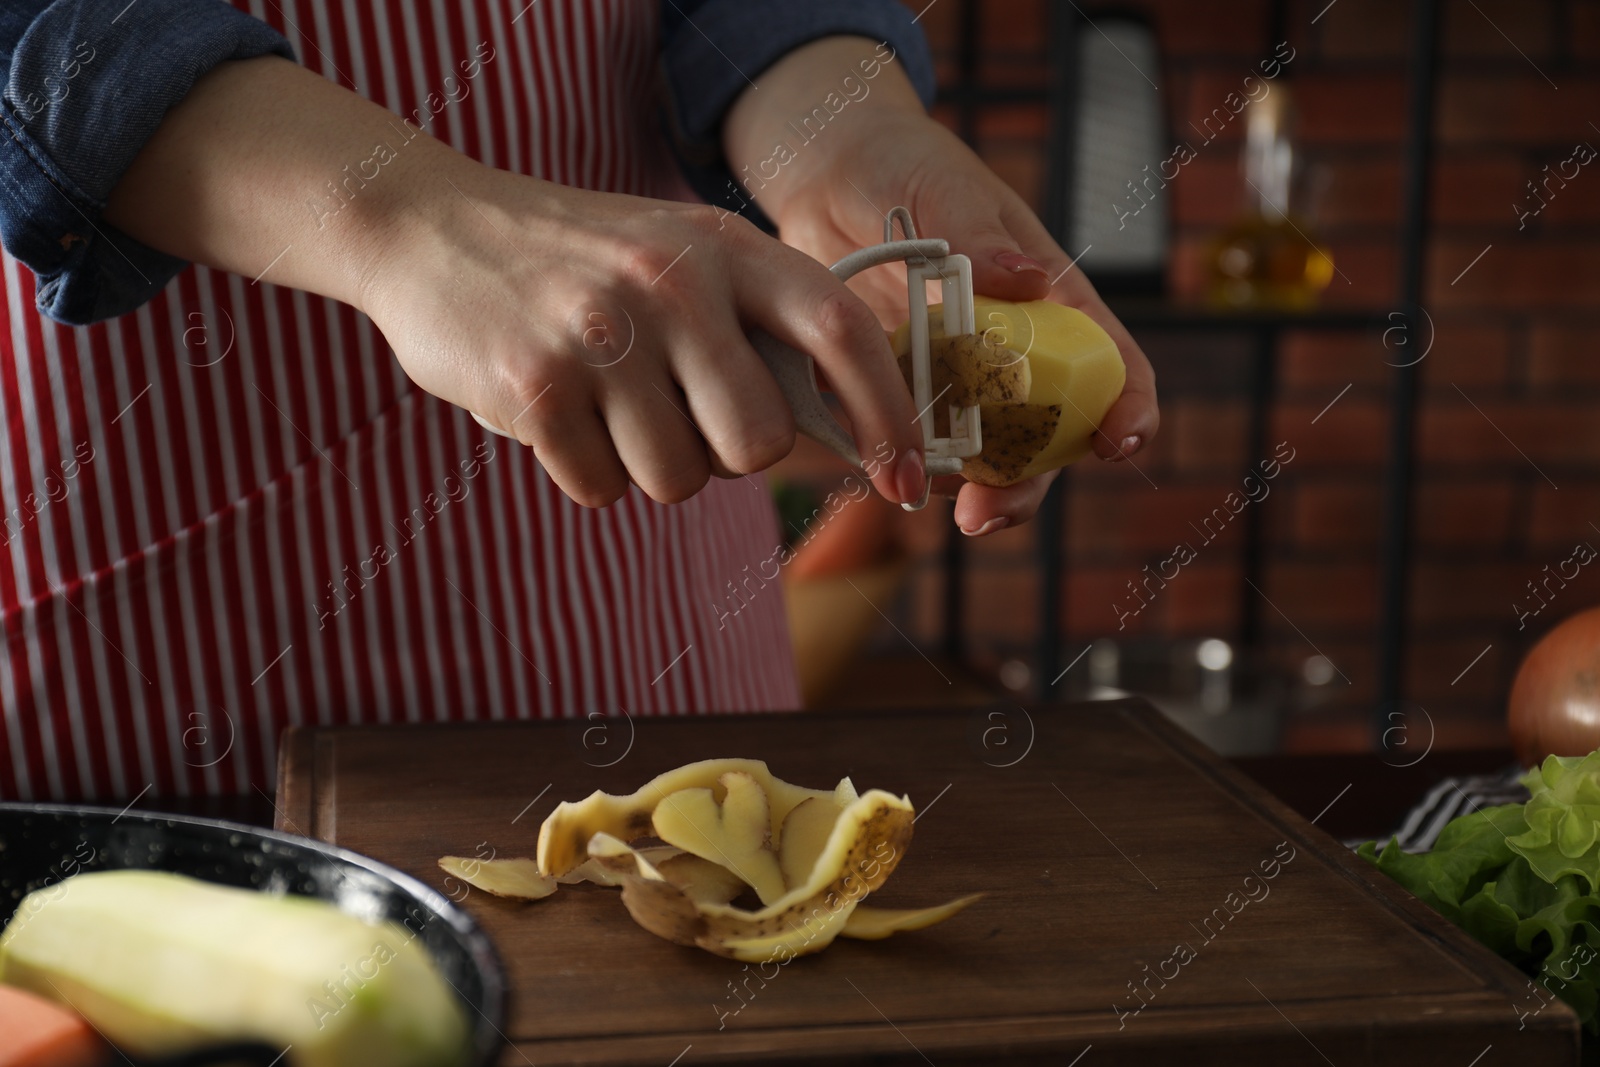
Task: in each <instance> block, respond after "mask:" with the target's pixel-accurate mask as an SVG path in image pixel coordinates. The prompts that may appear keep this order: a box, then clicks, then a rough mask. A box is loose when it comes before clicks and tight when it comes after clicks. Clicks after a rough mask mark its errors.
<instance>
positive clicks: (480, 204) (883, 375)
mask: <svg viewBox="0 0 1600 1067" xmlns="http://www.w3.org/2000/svg"><path fill="white" fill-rule="evenodd" d="M455 158H456V159H461V158H462V157H455ZM417 182H418V185H417V187H416V189H415V190H414V192H413V194H412V196H411V205H410V206H409V207H408V208H406V209H405V210H403V211H402V212H400V216H401V218H402V219H403V221H401V222H400V223H399V224H398V225H397V226H396V228H395V230H394V232H393V233H392V234H391V235H390V237H389V238H388V239H387V240H386V241H385V242H384V246H385V250H384V252H383V253H382V255H381V258H380V265H379V266H378V267H377V268H376V269H375V270H374V272H373V273H372V274H371V275H370V276H369V277H368V278H367V280H366V281H365V283H364V286H363V296H362V298H361V305H362V307H363V308H364V309H365V310H366V311H367V312H368V313H369V314H370V315H371V316H372V318H373V321H374V322H375V323H376V324H377V325H378V327H379V329H381V330H382V331H383V334H384V336H385V337H386V338H388V339H389V341H390V343H391V344H392V345H393V346H394V349H395V354H396V355H397V356H398V357H399V360H400V363H401V365H402V366H404V367H405V370H406V373H407V374H409V375H410V376H411V378H412V380H413V381H415V382H416V383H417V384H418V385H420V386H421V387H422V388H424V389H426V390H428V391H429V392H431V393H434V394H435V395H437V396H440V397H443V398H444V399H446V400H449V401H451V402H452V403H455V404H459V405H460V406H462V407H465V408H468V409H469V410H472V411H474V412H477V413H478V414H479V415H481V416H483V417H484V418H485V419H486V420H488V421H489V422H490V423H493V424H494V425H496V426H498V427H499V428H501V429H503V430H505V431H507V432H509V433H510V434H512V435H513V436H514V437H516V438H518V439H519V440H521V441H523V442H524V443H526V444H528V445H531V446H532V447H533V449H534V451H535V453H536V454H537V455H538V457H539V460H540V462H541V463H542V464H543V465H544V467H545V469H546V470H547V471H548V472H549V474H550V476H551V477H552V478H553V479H554V480H555V481H556V484H558V485H559V486H560V487H561V488H562V490H563V491H565V492H566V493H567V495H568V496H570V497H572V498H573V499H574V500H576V501H577V502H578V503H580V504H586V505H590V506H596V507H599V506H604V505H606V504H609V503H611V502H612V501H614V500H616V499H617V498H618V497H619V496H621V495H622V493H623V492H624V491H625V490H626V489H627V486H628V483H629V482H630V481H632V482H634V483H635V484H637V485H638V486H640V488H642V489H644V490H645V492H647V493H648V494H649V495H650V496H652V497H653V498H655V499H656V500H660V501H663V502H668V503H671V502H676V501H680V500H684V499H686V498H688V497H689V496H691V495H693V494H694V493H695V492H697V491H698V490H699V489H700V488H701V487H702V486H703V485H704V484H705V483H706V479H707V478H708V476H709V475H711V474H713V473H718V474H729V473H732V474H744V473H752V472H755V471H759V470H763V469H765V468H766V467H768V466H771V465H772V464H773V463H776V462H777V461H778V460H780V459H782V458H783V457H784V456H786V455H788V454H789V451H790V449H791V448H792V447H793V445H794V435H795V429H794V419H793V416H792V414H791V412H790V409H789V405H788V403H787V402H786V401H785V399H784V397H783V395H782V393H780V392H779V390H778V386H777V383H776V382H775V381H774V380H773V377H772V375H771V373H770V372H769V371H768V370H767V368H766V365H765V364H764V363H763V362H762V361H761V358H760V357H759V356H758V355H757V354H756V352H755V350H754V349H753V348H752V347H751V345H750V342H749V340H748V339H747V337H746V330H748V329H750V328H753V327H760V328H762V329H765V330H766V331H767V332H769V333H771V334H773V335H774V336H775V337H777V338H779V339H780V340H782V341H785V342H787V343H789V344H791V345H793V346H794V347H796V348H799V349H801V350H802V351H805V352H809V353H810V354H811V355H812V357H813V358H814V359H815V360H816V362H817V365H818V366H819V367H821V368H823V369H824V372H825V373H826V374H828V376H829V377H830V379H831V380H833V381H835V382H839V383H842V387H841V390H840V391H841V393H842V394H843V400H844V403H845V406H846V410H847V412H848V413H849V414H850V416H851V422H852V425H853V426H854V427H855V428H856V437H857V443H858V447H859V448H860V451H861V454H862V455H863V456H874V455H876V456H877V457H879V458H880V459H882V458H885V457H892V461H891V462H889V463H887V464H884V465H883V466H882V468H881V469H874V470H873V473H874V475H875V478H874V482H875V484H876V485H877V488H878V490H879V492H880V493H883V494H884V495H885V496H887V497H888V498H890V499H893V500H901V501H906V500H915V499H916V498H917V497H918V495H920V493H921V490H922V481H923V467H922V460H921V457H920V447H921V440H920V437H919V436H918V434H917V433H916V432H915V429H914V427H913V422H914V419H915V412H914V411H913V409H912V406H911V401H910V398H909V397H906V396H904V395H903V394H904V389H903V388H899V383H900V378H899V374H898V372H897V371H896V370H895V366H894V361H893V357H892V355H891V353H890V349H889V346H888V343H887V340H886V339H885V337H884V336H883V333H882V331H881V330H880V329H879V327H878V322H877V319H876V317H875V316H874V315H873V313H872V311H871V310H870V309H869V308H868V307H867V306H866V304H864V303H863V302H862V301H861V300H860V299H858V298H857V297H856V296H855V295H854V294H852V293H851V292H850V291H849V290H848V289H846V288H845V286H844V285H843V284H842V283H840V282H839V281H838V280H837V279H836V278H834V276H833V275H832V274H831V273H830V272H829V271H828V270H827V269H826V268H825V267H823V266H822V265H821V264H819V263H817V262H816V261H815V260H813V259H811V258H810V257H808V256H805V255H803V254H801V253H800V252H797V251H795V250H793V249H790V248H787V247H785V246H784V245H782V244H780V243H778V242H776V241H773V240H772V239H771V238H769V237H767V236H765V235H763V234H762V233H760V232H759V231H758V230H757V229H756V228H755V227H754V226H751V225H750V224H749V223H746V222H744V221H743V220H739V219H722V218H719V217H718V213H717V212H715V211H714V210H713V209H711V208H709V207H705V206H702V205H688V204H678V203H669V202H663V201H653V200H645V199H641V198H639V197H631V196H622V195H618V194H612V193H596V192H588V191H584V190H579V189H571V188H567V187H565V186H560V185H555V184H552V183H549V182H542V181H536V180H534V179H530V178H526V177H521V176H519V175H514V174H510V173H507V172H505V171H498V170H491V169H489V168H487V167H482V166H479V165H478V164H476V163H471V162H470V161H465V160H462V162H461V163H460V164H448V163H447V164H446V165H445V169H444V170H443V171H441V172H440V173H438V174H437V175H436V176H435V175H426V176H419V177H418V178H417ZM845 383H847V384H845Z"/></svg>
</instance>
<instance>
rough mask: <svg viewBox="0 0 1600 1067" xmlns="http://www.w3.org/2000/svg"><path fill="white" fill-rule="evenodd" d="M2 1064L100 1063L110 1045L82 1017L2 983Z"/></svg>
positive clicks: (79, 1066)
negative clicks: (107, 1045) (107, 1046)
mask: <svg viewBox="0 0 1600 1067" xmlns="http://www.w3.org/2000/svg"><path fill="white" fill-rule="evenodd" d="M0 1035H4V1037H3V1038H0V1067H101V1065H102V1064H105V1063H106V1062H107V1059H108V1056H107V1053H108V1049H107V1048H106V1044H105V1042H103V1041H101V1040H100V1037H99V1035H98V1034H96V1033H95V1032H94V1030H93V1028H91V1027H90V1026H89V1024H88V1023H87V1022H85V1021H84V1020H83V1019H82V1018H80V1017H79V1016H78V1015H76V1014H75V1013H73V1012H71V1011H68V1010H67V1009H66V1008H63V1007H61V1006H60V1005H57V1004H55V1003H52V1002H51V1001H48V1000H45V999H44V998H43V997H36V996H34V995H33V994H32V993H25V992H23V991H22V990H20V989H17V988H15V987H13V986H6V985H0Z"/></svg>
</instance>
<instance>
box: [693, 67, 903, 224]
mask: <svg viewBox="0 0 1600 1067" xmlns="http://www.w3.org/2000/svg"><path fill="white" fill-rule="evenodd" d="M908 113H909V114H915V115H919V116H920V115H922V114H923V113H924V112H923V108H922V101H921V100H920V99H919V98H918V97H917V92H916V90H915V89H914V88H913V87H912V85H911V81H910V79H909V78H907V77H906V75H905V72H904V71H903V70H901V69H900V64H899V63H898V62H896V60H895V58H894V50H893V49H892V48H890V47H889V46H888V45H885V44H882V43H880V42H877V41H874V40H872V39H870V38H867V37H825V38H823V39H822V40H819V41H813V42H812V43H810V44H808V45H805V46H804V47H802V48H797V49H795V50H794V51H793V52H791V53H789V54H788V55H786V56H784V57H783V58H782V59H780V60H779V61H778V62H776V63H774V64H773V65H772V66H771V67H769V68H768V69H767V70H766V71H764V72H763V73H762V74H761V77H760V78H759V79H758V81H757V83H756V85H755V86H754V87H752V88H749V89H746V90H745V91H744V92H743V93H742V94H740V96H739V99H738V100H736V101H735V102H734V105H733V107H732V108H730V109H729V111H728V116H727V119H726V120H725V121H724V123H723V130H722V146H723V152H724V154H725V156H726V157H727V160H728V164H729V169H731V170H732V171H733V174H734V177H735V178H736V179H737V181H738V183H739V186H740V190H741V192H742V193H743V194H744V195H747V196H751V197H753V199H754V200H755V202H756V203H757V204H759V205H760V206H761V208H762V210H763V211H765V212H766V213H767V214H768V216H769V217H772V218H777V217H778V216H779V215H781V214H782V212H783V205H784V203H785V202H786V200H787V199H788V197H789V196H790V195H791V194H792V192H793V191H794V190H795V189H797V188H799V187H800V186H801V185H803V184H804V182H805V180H806V178H807V177H808V176H809V175H810V174H811V173H812V172H813V171H814V170H816V169H817V168H819V167H821V166H823V165H824V163H825V161H826V160H827V159H828V158H830V157H831V156H832V155H833V154H835V153H837V152H839V151H860V150H861V149H862V146H863V144H864V143H865V139H870V133H869V132H868V130H867V127H869V126H871V125H873V123H872V122H870V121H868V120H869V119H870V118H878V117H882V116H883V115H885V114H902V115H903V114H908ZM885 206H886V207H887V205H885Z"/></svg>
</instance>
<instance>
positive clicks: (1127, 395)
mask: <svg viewBox="0 0 1600 1067" xmlns="http://www.w3.org/2000/svg"><path fill="white" fill-rule="evenodd" d="M862 41H863V39H860V38H834V39H830V40H828V41H823V42H818V43H817V44H814V45H811V46H808V47H807V48H806V49H801V50H799V51H798V52H796V53H794V54H792V55H791V56H790V57H787V58H786V59H785V60H784V64H791V63H793V64H794V65H793V66H791V67H790V68H789V69H787V70H785V69H783V66H782V65H780V67H777V68H774V69H773V70H771V71H768V72H767V73H766V74H764V75H763V76H762V86H763V89H767V88H768V87H773V88H776V89H778V91H777V92H773V93H747V94H746V96H747V97H750V98H755V97H759V96H762V95H766V96H767V99H768V100H772V99H773V98H775V97H778V98H781V97H784V96H785V90H786V89H787V90H788V98H789V99H791V100H793V99H804V98H805V95H804V94H805V89H804V87H805V86H806V85H807V84H808V83H809V85H810V86H811V87H812V95H816V96H818V98H819V99H820V98H821V93H820V92H819V91H818V90H819V89H821V90H822V91H825V88H826V86H827V84H828V83H827V81H825V80H823V79H822V75H821V72H823V71H829V72H832V73H833V74H834V77H833V79H832V80H833V81H837V80H838V78H837V72H838V71H839V70H849V69H850V64H849V62H848V61H847V57H848V56H849V55H850V54H851V52H850V49H851V48H852V47H853V48H854V49H856V50H857V51H859V50H860V48H861V47H862ZM807 53H810V54H809V55H807ZM893 79H898V80H897V81H894V80H893ZM871 93H873V94H879V95H880V99H878V100H874V99H872V97H871V96H870V95H869V96H867V97H866V98H865V99H863V100H862V101H861V102H860V103H859V104H858V103H851V104H849V105H847V106H846V107H845V108H844V109H843V110H842V111H840V112H839V113H838V114H837V115H836V116H834V118H833V119H832V121H830V122H829V123H828V125H827V126H826V128H824V129H823V130H822V131H821V132H820V133H817V134H816V135H815V136H814V137H813V139H812V140H810V141H807V142H805V143H804V144H800V145H796V146H794V156H793V159H792V160H791V161H790V162H789V163H787V164H786V165H785V166H783V167H782V169H781V170H780V172H779V173H778V175H777V176H776V177H774V178H773V179H772V180H771V181H770V182H768V183H766V184H765V185H764V186H763V187H762V188H760V189H759V190H755V196H754V199H755V202H756V203H757V204H759V205H760V206H761V207H762V208H763V210H765V211H767V213H768V214H769V216H770V217H771V218H772V219H773V221H774V222H775V223H777V225H778V227H779V233H780V236H781V237H782V238H783V240H784V242H785V243H787V244H790V245H793V246H794V247H796V248H799V249H800V250H802V251H804V252H806V253H808V254H810V255H811V256H813V257H815V258H816V259H818V260H820V261H822V262H823V263H833V262H835V261H836V260H838V259H840V258H841V257H843V256H844V255H846V254H847V253H849V252H852V251H854V250H856V249H858V248H861V247H863V246H865V245H870V244H876V243H878V242H879V241H881V240H883V220H884V215H885V213H886V212H887V211H888V210H889V209H890V208H892V207H894V206H896V205H904V206H905V207H907V208H909V209H910V211H911V217H912V220H913V222H914V224H915V225H916V228H917V232H918V233H919V234H920V235H922V236H925V237H942V238H945V239H946V240H948V241H949V242H950V247H951V249H952V250H953V251H958V252H961V253H963V254H965V255H966V256H968V257H969V258H970V259H971V260H972V282H973V290H974V291H975V292H976V293H977V294H980V295H984V296H992V297H996V298H998V299H1002V300H1018V301H1021V300H1042V299H1050V300H1054V301H1056V302H1058V303H1061V304H1065V305H1067V306H1069V307H1075V308H1077V309H1079V310H1080V311H1082V312H1084V314H1086V315H1088V316H1089V317H1090V318H1091V319H1093V320H1094V321H1095V322H1097V323H1099V325H1100V326H1101V327H1102V328H1103V329H1104V330H1105V331H1106V332H1107V333H1108V334H1109V335H1110V336H1111V338H1112V340H1113V341H1115V342H1116V345H1117V348H1118V350H1119V351H1120V352H1121V354H1122V360H1123V363H1124V364H1125V365H1126V367H1127V382H1126V384H1125V385H1124V386H1123V391H1122V395H1121V397H1119V398H1118V400H1117V401H1116V403H1115V404H1113V405H1112V407H1111V410H1110V411H1109V412H1107V413H1106V416H1105V418H1104V419H1103V420H1102V421H1101V424H1100V426H1099V428H1098V430H1097V431H1096V432H1095V434H1094V436H1093V439H1092V442H1091V444H1092V447H1093V450H1094V452H1095V454H1096V455H1097V456H1099V457H1100V458H1101V459H1102V460H1108V461H1111V462H1120V461H1121V460H1123V459H1126V458H1127V457H1129V456H1132V455H1134V454H1135V453H1137V452H1138V451H1139V450H1140V449H1142V448H1143V447H1144V446H1145V445H1146V444H1148V443H1149V441H1150V440H1151V438H1152V437H1154V436H1155V433H1156V430H1157V428H1158V427H1159V425H1160V421H1161V417H1160V413H1159V411H1158V410H1157V406H1156V388H1155V374H1154V372H1153V371H1152V370H1151V368H1150V361H1149V360H1148V359H1146V358H1145V355H1144V353H1143V352H1142V351H1141V350H1140V349H1139V346H1138V344H1137V343H1135V341H1134V340H1133V337H1132V336H1131V335H1130V334H1129V333H1128V331H1127V329H1126V328H1125V327H1124V326H1123V325H1122V323H1120V322H1118V321H1117V318H1116V316H1114V315H1113V314H1111V312H1110V310H1109V309H1108V308H1107V307H1106V305H1105V303H1104V302H1103V301H1102V300H1101V299H1100V297H1099V295H1098V294H1097V293H1096V292H1095V290H1094V286H1093V285H1091V284H1090V282H1089V280H1088V279H1087V278H1086V277H1084V274H1083V271H1081V270H1079V269H1077V268H1076V267H1075V266H1074V265H1073V263H1072V260H1071V258H1070V257H1069V256H1068V255H1067V254H1066V252H1064V251H1063V250H1062V249H1061V247H1060V245H1058V244H1056V242H1055V240H1054V239H1053V238H1052V237H1051V236H1050V234H1049V232H1048V231H1047V230H1046V229H1045V227H1044V225H1043V224H1042V223H1041V222H1040V221H1039V219H1038V217H1037V216H1035V215H1034V214H1033V212H1032V211H1031V210H1029V209H1028V206H1027V205H1026V204H1025V203H1024V202H1023V201H1022V198H1021V197H1019V196H1018V195H1017V194H1016V193H1015V192H1014V191H1013V190H1012V189H1011V188H1010V187H1009V186H1008V185H1006V183H1005V182H1004V181H1002V180H1001V179H1000V178H999V177H998V176H997V175H996V174H995V173H994V172H993V171H991V170H990V169H989V168H988V167H987V166H985V165H984V163H983V161H982V160H980V159H979V158H978V157H977V155H976V154H974V153H973V152H972V150H971V149H969V148H968V147H967V146H966V145H965V144H964V143H962V141H961V140H960V138H958V137H956V136H955V134H953V133H951V132H950V131H949V130H948V129H946V128H945V127H944V126H943V125H941V124H940V123H938V122H936V121H935V120H933V119H931V118H929V117H928V116H927V115H926V114H925V113H924V112H923V110H922V108H921V105H920V103H919V102H917V101H916V98H915V94H914V93H912V91H911V87H910V85H909V83H908V82H906V80H905V78H904V76H903V75H901V74H900V73H899V71H898V70H897V69H895V68H893V67H889V68H888V69H886V70H884V71H883V73H882V76H880V78H879V79H878V80H877V81H876V82H875V83H872V89H871ZM883 96H887V97H888V99H882V97H883ZM908 104H909V106H908ZM740 106H741V107H742V106H744V105H743V103H742V102H741V105H740ZM752 106H753V105H752ZM807 110H808V109H807ZM801 113H802V114H804V113H805V111H804V110H803V111H802V112H801ZM741 121H742V123H743V127H744V130H746V131H749V130H750V129H751V127H752V126H753V125H755V123H756V120H755V119H754V118H753V117H752V116H751V115H750V114H749V113H746V114H745V115H744V116H740V115H739V113H738V111H737V110H736V111H735V114H734V119H733V120H732V122H730V125H733V123H735V122H741ZM735 129H736V130H737V129H738V127H735ZM786 132H788V133H789V138H790V139H789V143H790V144H791V145H794V140H795V138H794V135H793V132H792V128H791V129H790V130H788V131H786ZM748 136H749V135H748V133H746V134H744V137H745V138H746V139H748ZM725 139H728V135H727V134H725ZM753 143H761V142H760V141H759V140H757V141H754V142H753ZM769 151H770V149H769ZM736 172H737V171H736ZM850 286H851V288H852V289H854V290H855V291H856V292H857V293H859V294H860V295H861V296H862V297H863V298H864V299H865V300H866V301H867V303H868V304H869V305H870V306H871V307H872V308H873V310H874V311H876V312H877V313H878V316H879V319H880V321H882V322H883V324H884V326H885V327H886V328H891V329H892V328H893V327H895V326H897V325H898V324H899V323H901V322H903V321H905V318H906V315H907V311H908V309H907V304H906V284H905V271H904V268H903V267H894V266H892V267H889V268H877V269H874V270H871V271H868V272H866V273H864V274H861V275H858V276H857V277H856V278H855V279H853V280H852V281H851V283H850ZM1054 478H1055V473H1054V472H1052V473H1050V474H1046V475H1042V476H1040V477H1038V478H1031V479H1029V480H1028V481H1025V482H1021V483H1018V484H1017V485H1014V486H1009V487H1006V488H995V487H992V486H985V485H977V484H975V483H970V482H966V481H964V480H963V479H961V478H958V477H957V478H949V479H940V480H938V481H937V482H936V483H935V488H936V489H938V490H940V491H942V492H946V493H957V494H958V495H957V497H956V507H955V520H956V523H957V524H958V525H959V526H960V527H961V530H962V532H964V533H968V534H973V535H978V534H986V533H992V532H994V531H996V530H999V529H1002V528H1004V527H1005V526H1008V525H1011V526H1015V525H1017V524H1019V523H1022V522H1026V521H1027V520H1028V519H1030V518H1032V517H1033V515H1034V513H1035V512H1036V511H1037V510H1038V508H1039V504H1040V502H1041V501H1042V500H1043V498H1044V494H1045V491H1046V490H1047V489H1048V488H1049V486H1050V482H1051V481H1053V480H1054Z"/></svg>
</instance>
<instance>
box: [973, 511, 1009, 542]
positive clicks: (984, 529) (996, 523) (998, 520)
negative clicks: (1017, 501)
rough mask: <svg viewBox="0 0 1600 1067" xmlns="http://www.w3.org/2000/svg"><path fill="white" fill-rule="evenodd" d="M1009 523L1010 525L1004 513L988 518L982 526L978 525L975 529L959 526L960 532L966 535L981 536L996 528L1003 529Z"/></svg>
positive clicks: (990, 532) (992, 531)
mask: <svg viewBox="0 0 1600 1067" xmlns="http://www.w3.org/2000/svg"><path fill="white" fill-rule="evenodd" d="M1010 525H1011V520H1010V519H1008V518H1006V517H1005V516H1004V515H1000V516H997V517H995V518H992V519H990V520H989V521H988V522H986V523H984V524H983V525H982V526H980V527H978V528H977V529H976V530H969V529H967V528H966V527H965V526H963V527H961V532H962V533H964V534H966V535H967V536H968V537H982V536H983V535H984V534H992V533H994V532H995V531H996V530H1004V529H1005V528H1006V527H1007V526H1010Z"/></svg>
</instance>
